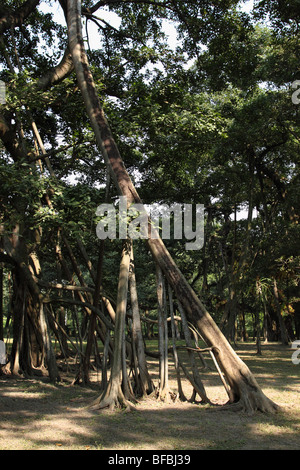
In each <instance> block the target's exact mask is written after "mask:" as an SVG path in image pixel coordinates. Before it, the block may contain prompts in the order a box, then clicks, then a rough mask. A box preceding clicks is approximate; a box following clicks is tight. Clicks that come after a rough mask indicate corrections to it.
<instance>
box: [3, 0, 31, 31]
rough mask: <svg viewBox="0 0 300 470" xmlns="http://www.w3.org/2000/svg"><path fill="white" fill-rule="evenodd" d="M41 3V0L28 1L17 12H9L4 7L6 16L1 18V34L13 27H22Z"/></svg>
mask: <svg viewBox="0 0 300 470" xmlns="http://www.w3.org/2000/svg"><path fill="white" fill-rule="evenodd" d="M39 3H40V0H27V1H26V2H25V3H24V4H23V5H21V6H20V7H19V8H17V9H16V10H8V9H5V8H3V7H2V11H3V10H4V15H2V16H1V18H0V34H3V33H4V31H6V30H7V29H9V28H11V27H13V28H15V27H16V26H21V25H22V24H23V23H24V21H25V19H26V18H27V17H28V16H29V15H30V13H32V12H33V11H34V10H35V8H36V7H37V5H38V4H39Z"/></svg>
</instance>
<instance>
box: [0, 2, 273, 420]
mask: <svg viewBox="0 0 300 470" xmlns="http://www.w3.org/2000/svg"><path fill="white" fill-rule="evenodd" d="M179 3H182V4H184V5H179ZM202 3H203V2H198V1H196V2H189V1H186V2H173V1H170V2H169V1H156V0H155V1H153V2H145V1H143V0H138V1H134V0H128V1H122V2H121V1H112V0H104V1H99V2H97V3H96V4H95V5H91V2H81V1H80V0H68V1H65V0H60V2H59V4H60V8H61V11H62V12H63V13H64V16H65V22H66V23H65V24H66V27H65V31H66V32H67V44H66V45H65V52H64V53H63V56H62V58H61V59H60V60H59V61H58V63H57V65H55V64H53V66H52V67H49V68H47V70H43V73H42V74H41V73H40V74H39V76H37V77H36V76H35V77H34V76H33V75H34V73H33V72H32V71H31V73H28V69H30V67H31V69H32V70H34V67H33V66H32V63H33V62H34V61H35V60H36V61H37V65H35V71H36V70H38V67H40V69H39V70H41V68H42V65H43V64H42V58H41V57H42V56H41V55H40V52H38V51H35V52H33V51H32V50H31V51H29V50H28V45H30V44H31V45H32V46H34V41H35V34H36V33H35V30H34V28H35V21H41V18H40V16H39V13H38V10H37V6H38V4H39V0H34V1H32V0H27V1H25V2H15V5H14V6H13V7H11V6H10V5H8V4H7V5H6V6H5V7H4V8H3V11H2V12H1V15H2V16H1V18H0V31H1V34H2V37H1V55H2V58H3V60H4V62H5V67H6V69H5V70H6V74H7V75H6V76H7V78H8V77H12V76H16V77H17V78H16V79H15V80H11V82H10V90H9V92H10V93H11V95H13V93H15V94H17V93H18V86H21V85H22V86H24V83H26V92H24V91H22V93H23V94H24V93H25V95H26V94H27V96H28V101H26V100H25V99H24V96H23V102H22V104H21V105H20V104H19V102H18V106H16V108H15V109H13V105H12V102H11V101H9V103H8V104H3V105H2V106H1V107H0V111H1V115H0V137H1V141H2V144H3V147H2V150H1V151H2V153H3V154H4V155H5V156H6V157H5V158H6V159H7V160H6V161H7V168H6V173H5V171H4V172H3V174H2V177H3V178H6V183H7V181H8V180H9V178H10V183H11V186H10V187H11V194H10V195H9V194H8V193H9V189H8V185H7V184H4V183H5V182H4V180H3V184H2V188H3V197H2V199H1V206H2V212H3V216H1V220H0V263H2V264H3V265H5V266H7V267H9V270H10V271H9V272H10V273H11V278H10V288H11V289H12V297H11V316H12V318H13V344H12V349H11V355H10V358H9V364H8V365H7V366H6V369H7V370H8V369H10V372H11V373H16V374H18V373H20V372H21V373H23V374H25V375H30V374H32V373H34V371H36V370H37V369H41V370H42V371H43V372H45V373H48V374H49V377H50V379H51V380H52V381H54V382H55V381H59V380H60V374H59V370H58V367H57V363H56V358H55V351H54V349H53V344H52V341H51V338H52V336H53V335H54V336H55V338H56V339H57V341H58V343H59V345H60V350H61V353H62V355H63V356H64V357H67V356H68V354H69V348H74V350H75V351H76V354H77V355H78V371H77V373H76V377H74V382H79V381H83V382H84V383H89V380H90V378H89V375H90V359H91V355H92V352H93V351H96V352H97V339H99V340H100V341H101V342H102V346H103V350H102V353H101V366H100V367H101V384H102V393H101V394H99V397H98V399H97V400H95V401H94V402H93V404H92V406H93V407H94V408H96V409H97V408H99V409H101V408H105V407H114V406H119V405H121V406H127V407H131V406H134V403H135V402H136V401H137V399H138V397H140V396H143V395H147V394H150V393H153V392H155V393H156V394H157V396H158V397H159V398H160V399H162V400H167V399H169V397H170V396H172V391H171V390H170V389H169V385H168V355H169V354H170V353H172V354H173V357H174V365H175V368H176V376H177V383H178V396H179V398H180V399H182V400H185V399H186V397H185V395H184V392H183V390H182V388H181V380H180V376H181V375H180V374H181V373H182V371H183V373H184V374H185V375H186V377H187V378H188V380H189V381H190V383H191V385H192V388H193V398H194V397H195V396H196V395H197V394H198V395H199V397H200V401H201V402H202V403H210V398H209V396H208V395H207V392H206V390H205V387H204V386H203V383H202V381H201V377H200V374H199V372H198V370H197V367H196V364H195V361H194V354H201V355H202V354H204V353H208V354H210V355H211V357H212V358H213V361H214V364H215V367H216V368H217V371H218V373H219V374H220V378H221V380H222V382H223V384H224V387H225V389H226V392H227V394H228V403H229V404H231V405H232V406H233V407H234V408H237V409H243V410H246V411H255V410H260V411H264V412H274V411H276V410H277V408H278V407H277V405H276V404H275V403H273V402H272V401H271V400H270V399H269V398H268V397H266V396H265V394H264V393H263V391H262V390H261V388H260V387H259V385H258V383H257V381H256V379H255V378H254V376H253V374H252V373H251V371H250V370H249V368H248V367H247V365H246V364H245V363H244V362H243V361H242V360H241V359H240V358H239V356H238V355H237V353H236V352H235V350H234V349H233V347H232V346H231V344H230V343H229V341H228V340H227V339H226V337H225V336H224V334H223V333H222V332H221V330H220V329H219V327H218V326H217V324H216V322H215V321H214V319H213V316H212V315H210V314H209V312H208V311H207V309H206V307H205V306H204V304H203V303H202V301H201V299H200V298H199V297H198V295H197V294H196V293H195V291H194V290H193V289H192V287H191V286H190V284H189V283H188V281H187V280H186V278H185V276H184V275H183V274H182V272H181V271H180V269H179V268H178V266H177V264H176V261H175V260H174V259H173V257H172V256H171V254H170V252H169V251H168V249H167V248H166V245H165V243H164V241H163V239H162V238H161V237H160V236H159V235H158V234H157V231H156V229H155V230H153V224H152V221H151V218H150V217H149V216H148V215H147V216H146V217H147V236H146V237H144V242H145V245H146V252H147V256H149V257H150V258H151V259H152V260H153V263H154V265H155V282H156V292H155V295H156V301H157V319H156V327H157V331H158V353H157V358H158V360H159V361H158V363H159V384H158V386H157V387H156V385H155V383H154V381H153V379H152V377H151V373H150V371H149V367H148V364H147V354H148V352H147V351H146V348H145V343H144V337H143V335H144V331H143V326H142V323H143V322H144V320H147V318H146V319H144V318H142V316H141V314H140V311H141V310H140V306H139V298H138V293H137V292H138V291H137V283H138V279H136V276H135V257H136V251H135V249H136V247H137V246H139V245H136V244H135V240H132V239H131V238H130V237H128V238H126V239H124V240H123V244H122V251H121V253H120V258H119V259H118V260H117V261H116V260H115V263H116V266H117V270H118V272H115V278H116V296H115V298H112V297H113V296H111V293H108V292H106V291H105V290H104V289H103V278H104V277H105V268H104V265H105V245H106V240H98V239H97V237H96V233H95V232H94V236H95V239H94V241H93V242H92V243H93V244H94V246H96V249H97V262H96V263H92V262H91V260H90V257H89V253H88V246H85V244H84V243H83V241H82V238H81V236H80V227H79V229H78V227H76V228H74V225H73V226H72V225H71V224H70V223H69V222H68V223H67V224H64V220H63V218H60V216H59V215H60V206H59V204H61V205H63V204H64V202H63V201H62V199H61V193H60V186H59V185H60V173H61V172H62V171H63V170H62V167H61V166H60V165H61V161H60V159H62V160H63V159H64V154H65V153H66V152H68V151H69V150H70V148H71V151H73V154H72V159H73V161H75V160H77V159H80V158H81V157H82V158H83V159H85V160H88V159H89V152H88V151H86V153H85V154H84V152H83V148H82V147H83V146H84V145H83V144H82V141H81V140H80V139H83V138H84V137H85V138H86V135H88V138H89V139H90V140H89V142H92V143H89V145H90V146H93V152H94V153H97V155H98V156H99V159H98V160H97V165H98V166H97V167H96V166H95V171H100V170H101V172H102V174H104V175H105V178H104V179H103V181H102V186H101V188H100V189H99V200H98V205H99V204H100V203H107V202H109V201H110V192H111V191H112V188H114V191H115V192H116V194H117V195H118V196H120V197H124V198H126V201H127V205H128V207H130V206H132V205H133V204H139V207H140V208H142V211H144V214H147V208H146V207H145V206H144V205H143V201H142V200H141V197H140V196H139V192H138V190H137V188H136V187H135V185H134V184H133V180H132V178H131V177H130V175H129V172H128V171H127V169H126V155H123V156H122V155H121V153H122V151H121V148H122V141H121V140H120V137H118V139H116V137H115V136H114V135H113V131H112V130H111V126H110V124H109V122H108V119H107V116H106V114H105V112H104V106H103V101H104V97H103V96H102V95H101V86H99V82H98V80H99V74H101V70H100V71H99V68H97V67H96V66H93V65H92V66H91V65H90V63H89V60H88V53H87V51H86V44H87V43H88V40H89V38H88V37H86V38H84V37H83V29H82V28H83V26H82V21H83V19H85V21H86V22H87V21H88V20H91V21H93V22H94V23H96V24H97V25H98V26H99V27H100V28H102V29H104V28H105V26H107V25H106V22H105V21H104V20H103V21H102V20H101V18H100V19H99V17H98V15H96V14H95V12H97V11H98V10H99V9H101V8H103V7H105V6H108V7H113V6H116V7H118V6H119V7H120V8H121V7H122V8H124V12H125V10H126V8H127V9H128V15H129V13H131V15H133V14H134V12H135V13H136V14H140V19H142V18H143V16H142V15H143V14H144V20H145V21H147V20H149V18H150V16H149V15H150V13H151V15H155V14H157V15H158V16H159V15H160V16H161V17H163V15H165V16H166V17H167V18H168V15H173V18H174V19H176V21H177V22H179V25H180V24H182V25H185V27H187V24H188V23H189V21H187V20H186V15H188V14H191V15H192V14H193V9H196V10H197V9H198V10H199V11H200V10H201V8H200V7H201V5H200V4H202ZM230 3H232V6H233V5H234V4H235V3H236V2H230ZM192 4H193V5H192ZM130 8H132V11H131V10H130ZM189 9H190V10H189ZM196 10H195V11H196ZM198 10H197V11H198ZM124 12H123V13H124ZM202 13H203V12H202ZM124 14H125V13H124ZM147 15H148V16H147ZM169 17H170V16H169ZM41 24H42V28H41V31H42V32H44V34H45V35H46V36H47V35H48V37H50V35H49V34H50V33H49V31H50V30H51V27H52V24H51V21H50V19H49V18H48V19H47V21H46V20H45V18H44V22H43V23H41ZM111 29H113V27H111ZM153 29H155V27H154V26H153ZM187 29H188V30H189V28H187ZM40 34H42V33H41V32H40ZM64 34H65V33H64V30H63V28H61V30H59V34H58V37H59V38H60V41H61V43H62V41H63V39H65V35H64ZM115 34H116V37H115V39H114V41H111V43H109V38H107V42H108V47H112V45H116V44H117V43H118V41H121V40H122V34H121V33H120V35H119V36H117V32H116V31H115ZM135 34H138V32H135ZM186 34H188V32H186ZM190 35H191V36H190V47H192V45H193V44H194V43H195V42H196V40H197V38H196V34H195V30H190ZM124 36H125V33H124ZM104 37H105V34H104ZM9 39H10V40H11V47H10V48H7V43H8V40H9ZM26 41H27V42H26ZM133 42H134V40H133ZM194 45H195V44H194ZM26 46H27V49H26ZM18 48H19V50H18ZM18 54H28V57H29V58H28V63H26V61H24V63H23V62H22V60H20V58H19V57H18ZM34 54H36V57H35V56H34ZM57 56H58V54H56V57H57ZM37 58H38V60H37ZM92 58H93V54H92V53H91V54H90V61H91V60H92ZM97 60H98V59H97V58H96V62H97ZM128 60H129V59H128ZM39 61H40V62H39ZM118 66H121V63H120V64H119V65H118ZM22 67H23V68H22ZM26 68H27V69H26ZM95 74H96V75H97V78H96V77H95ZM113 79H114V78H113V77H111V80H112V81H113ZM21 82H22V83H21ZM109 85H110V83H109V80H107V85H106V86H107V87H109ZM64 87H65V88H64ZM24 89H25V87H24ZM24 89H23V90H24ZM53 90H56V91H55V93H54V94H53V95H52V91H53ZM72 93H75V94H76V100H77V101H76V106H77V108H78V109H79V108H80V112H79V116H80V119H81V120H82V127H84V128H85V134H86V135H85V136H84V135H83V134H84V132H82V133H81V134H80V133H78V131H77V130H76V128H75V127H73V132H74V136H73V137H74V138H73V141H72V139H71V141H70V143H69V144H67V145H65V144H64V143H60V142H59V143H58V139H57V138H56V137H55V136H54V134H55V132H59V125H60V122H63V120H64V119H67V118H68V119H69V118H70V116H67V115H68V113H70V112H69V111H68V97H69V96H70V94H72ZM47 99H48V100H49V101H50V104H51V107H52V111H55V110H56V109H58V107H59V106H60V107H61V108H64V109H63V112H62V113H61V114H60V116H59V117H58V120H57V122H52V123H51V120H48V121H47V119H48V117H47V116H45V117H44V118H43V117H42V116H41V113H40V112H39V109H38V106H39V104H38V103H39V100H40V101H42V102H43V101H45V100H47ZM10 100H11V98H10ZM123 111H124V110H123ZM125 111H126V110H125ZM72 112H75V111H72V109H71V113H72ZM66 116H67V117H66ZM43 119H45V121H44V123H43ZM70 119H71V118H70ZM60 120H61V121H60ZM43 125H45V126H51V125H52V126H53V128H52V129H51V128H50V129H47V131H45V129H43ZM74 126H75V124H74ZM112 127H113V123H112ZM52 132H53V140H52V141H51V137H49V135H50V134H51V133H52ZM68 132H69V131H68ZM78 135H79V137H78ZM76 136H77V137H76ZM76 138H77V142H75V140H76ZM44 139H46V140H47V142H48V147H47V145H45V142H44ZM124 139H126V135H125V137H124ZM117 140H118V141H119V143H117ZM49 142H50V144H51V146H52V148H50V149H49ZM55 146H57V148H58V149H57V148H56V147H55ZM85 150H86V149H85ZM82 155H83V156H82ZM159 158H160V159H164V155H163V154H162V155H160V156H159ZM99 162H101V163H99ZM88 163H89V162H88ZM93 164H94V163H93V160H92V159H91V161H90V165H93ZM101 165H102V166H101ZM99 168H100V170H99ZM24 169H25V170H26V178H27V179H26V187H24V186H22V181H21V182H20V181H19V182H18V174H19V175H21V174H24ZM19 183H21V186H22V187H21V189H20V185H19ZM29 184H30V186H28V185H29ZM103 188H104V189H103ZM5 191H6V192H5ZM77 196H78V195H77ZM78 197H79V196H78ZM82 201H84V196H83V199H82ZM16 205H17V206H18V208H17V209H16V207H15V206H16ZM75 206H76V201H75V202H74V201H73V207H75ZM81 207H82V208H83V207H84V202H82V206H81ZM95 209H96V207H94V209H93V210H94V211H95ZM45 213H47V216H48V219H47V218H46V217H45V216H44V218H43V217H42V215H44V214H45ZM50 219H51V221H50ZM29 221H30V222H32V223H29ZM33 221H34V223H33ZM45 221H46V222H45ZM49 221H50V222H49ZM74 223H75V222H74ZM47 224H50V225H51V234H52V235H53V236H54V235H55V239H52V238H51V239H49V238H47V233H45V230H47V227H48V229H49V226H50V225H47ZM154 233H155V236H153V234H154ZM70 238H71V240H70ZM41 252H42V255H41V256H42V257H44V258H45V259H47V260H49V259H51V260H52V261H51V263H52V265H51V266H52V268H53V270H52V273H53V272H54V270H55V272H56V275H55V276H54V277H53V278H51V276H50V274H49V270H48V271H46V272H45V271H44V265H43V264H42V263H41V262H40V259H39V254H40V253H41ZM52 256H53V258H52ZM51 263H50V264H51ZM44 264H45V263H44ZM83 265H84V267H85V272H84V273H83V270H82V266H83ZM50 272H51V271H50ZM87 273H88V276H89V279H88V280H87ZM175 307H176V308H175ZM66 308H68V309H69V311H71V312H73V313H72V315H73V323H74V325H73V326H74V328H75V329H77V335H78V340H76V344H75V342H74V341H72V338H71V335H70V334H69V332H68V327H67V325H66V322H65V317H66V315H65V309H66ZM78 309H80V310H81V311H82V313H83V315H84V321H83V322H82V324H81V325H79V322H78V315H77V311H78ZM148 321H150V320H149V319H148ZM177 322H180V323H181V329H182V332H183V337H184V339H185V343H186V348H187V351H188V354H189V359H190V365H191V371H192V372H188V371H187V369H186V367H185V366H184V364H183V363H182V362H181V361H180V358H179V357H178V354H177V349H176V328H177ZM191 331H193V332H196V333H195V334H196V335H198V338H200V339H201V341H202V344H204V346H203V347H201V348H200V347H196V346H195V344H194V342H193V340H192V336H191ZM169 338H172V348H169ZM85 343H86V346H83V344H85ZM202 360H203V361H204V359H203V357H202ZM108 363H109V364H110V368H109V370H108V368H107V364H108ZM128 364H129V367H128Z"/></svg>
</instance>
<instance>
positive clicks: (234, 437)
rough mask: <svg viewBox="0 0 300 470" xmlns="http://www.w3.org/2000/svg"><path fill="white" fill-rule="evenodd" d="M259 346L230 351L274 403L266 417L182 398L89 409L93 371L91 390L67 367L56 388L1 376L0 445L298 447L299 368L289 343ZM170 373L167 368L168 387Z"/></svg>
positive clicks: (211, 379) (218, 390) (211, 382)
mask: <svg viewBox="0 0 300 470" xmlns="http://www.w3.org/2000/svg"><path fill="white" fill-rule="evenodd" d="M262 350H263V355H262V356H258V355H256V349H255V345H254V343H246V344H244V343H240V344H239V347H238V350H237V351H238V354H239V355H240V357H241V358H242V359H243V360H244V361H245V362H246V364H247V365H248V366H249V367H250V369H251V371H252V372H253V373H254V375H255V377H256V378H257V381H258V383H259V384H260V385H261V387H262V389H263V391H264V392H265V393H266V395H267V396H268V397H269V398H271V399H272V400H274V401H275V402H276V403H277V404H279V405H281V407H282V411H281V412H279V413H278V414H276V415H272V416H271V415H264V414H261V413H257V414H255V415H253V416H248V415H245V414H241V413H237V412H233V411H221V410H220V408H218V407H216V408H212V407H208V406H202V405H197V404H192V403H189V402H179V401H176V402H175V403H174V402H171V403H168V404H165V403H161V402H159V401H157V400H156V399H154V398H153V397H152V398H151V397H149V398H147V399H145V400H142V401H141V402H140V403H139V404H138V405H137V411H134V412H131V413H124V412H123V411H121V410H120V411H119V410H118V411H115V412H110V411H107V410H104V411H103V410H102V411H92V410H90V409H88V408H87V407H86V404H87V403H89V401H90V400H92V398H93V397H95V396H97V395H98V394H99V391H97V373H96V372H95V375H94V380H95V382H94V383H95V385H94V387H93V388H92V389H91V388H85V387H81V386H70V385H69V384H70V382H71V380H72V379H73V378H74V371H73V372H70V366H69V367H68V369H69V372H68V373H67V372H66V371H65V372H62V378H63V380H62V382H61V383H60V384H59V385H52V384H50V383H49V381H48V380H47V379H38V378H36V379H23V378H15V377H11V376H9V377H7V376H1V377H0V450H59V449H61V450H85V449H87V450H116V451H117V450H119V451H120V450H152V451H153V450H168V451H171V450H205V449H206V450H227V449H228V450H229V449H230V450H266V449H272V450H273V449H278V450H299V449H300V388H299V383H300V380H299V379H300V365H294V364H293V363H292V361H291V355H292V350H291V348H290V347H284V346H281V345H280V344H277V343H276V344H275V343H272V344H263V345H262ZM207 362H208V363H209V365H210V366H211V367H212V370H203V371H201V370H200V372H201V377H202V380H203V383H204V385H205V388H206V390H207V394H208V396H209V397H210V399H211V400H212V401H213V402H214V403H216V404H223V403H225V402H226V401H227V396H226V393H225V390H224V387H223V385H222V384H221V381H220V378H219V376H218V375H217V373H216V370H215V369H214V368H213V365H212V364H211V362H210V360H207ZM152 365H153V366H154V365H155V364H154V361H153V363H152ZM170 369H171V368H170ZM173 373H174V369H173V367H172V369H171V370H170V384H171V387H172V386H173V387H174V388H175V385H176V382H175V375H174V376H173ZM154 379H155V380H156V378H155V376H154ZM183 388H184V391H185V393H186V395H187V397H188V398H190V396H191V392H192V388H191V386H190V385H189V384H188V383H187V382H186V381H183Z"/></svg>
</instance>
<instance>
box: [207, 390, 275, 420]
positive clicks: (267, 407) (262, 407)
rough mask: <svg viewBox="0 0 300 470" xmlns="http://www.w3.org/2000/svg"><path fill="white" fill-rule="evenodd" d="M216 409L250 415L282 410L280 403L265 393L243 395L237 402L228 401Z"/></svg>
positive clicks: (273, 412)
mask: <svg viewBox="0 0 300 470" xmlns="http://www.w3.org/2000/svg"><path fill="white" fill-rule="evenodd" d="M215 409H217V410H218V411H237V412H240V413H245V414H247V415H249V416H251V415H253V414H254V413H256V412H258V411H259V412H261V413H266V414H275V413H278V412H279V411H281V410H282V408H281V407H280V406H279V405H277V404H276V403H274V402H273V401H272V400H270V399H269V398H267V397H266V396H265V395H263V397H262V396H261V395H260V396H259V398H258V397H255V396H254V395H253V394H249V395H247V396H246V397H245V396H243V397H241V398H240V400H239V401H237V402H235V403H230V402H227V403H226V404H225V405H220V406H218V407H217V408H215Z"/></svg>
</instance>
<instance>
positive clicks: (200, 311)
mask: <svg viewBox="0 0 300 470" xmlns="http://www.w3.org/2000/svg"><path fill="white" fill-rule="evenodd" d="M67 10H68V11H67V22H68V34H69V47H70V51H71V54H72V58H73V63H74V68H75V71H76V76H77V80H78V84H79V87H80V89H81V93H82V96H83V100H84V102H85V106H86V110H87V113H88V115H89V118H90V120H91V124H92V128H93V131H94V133H95V137H96V141H97V144H98V146H99V148H100V150H101V152H102V155H103V157H104V159H105V162H106V164H107V165H108V167H109V169H110V172H111V174H112V176H113V179H114V182H115V184H116V187H117V188H118V190H119V192H120V194H121V195H123V196H125V197H127V203H129V204H130V203H141V200H140V197H139V195H138V193H137V191H136V189H135V187H134V185H133V184H132V181H131V179H130V177H129V175H128V173H127V171H126V169H125V166H124V163H123V161H122V159H121V156H120V154H119V151H118V148H117V146H116V143H115V141H114V139H113V137H112V134H111V131H110V128H109V125H108V123H107V120H106V118H105V116H104V112H103V109H102V107H101V104H100V101H99V98H98V95H97V92H96V88H95V84H94V80H93V76H92V74H91V71H90V68H89V64H88V60H87V56H86V53H85V49H84V43H83V38H82V31H81V1H80V0H68V8H67ZM145 212H146V211H145ZM150 228H151V227H150V225H149V233H150ZM147 243H148V246H149V249H150V250H151V253H152V255H153V258H154V260H155V261H156V262H157V263H158V264H159V266H160V268H161V269H162V271H163V272H164V274H165V276H166V279H167V281H168V282H169V284H170V285H171V287H172V288H173V290H174V293H175V295H176V297H177V299H178V300H179V301H180V303H181V304H182V307H183V309H184V310H185V312H186V315H187V317H188V319H189V321H190V322H191V323H193V324H194V325H195V326H196V327H197V328H198V329H199V331H200V332H201V335H202V337H203V338H204V340H205V341H206V343H207V345H208V346H210V347H213V348H214V353H215V357H216V359H217V361H218V363H219V365H220V367H221V369H222V371H223V372H224V374H225V377H226V379H227V382H228V384H229V385H230V387H231V390H230V394H231V399H230V402H231V403H236V402H239V404H240V406H241V407H242V408H243V409H245V410H247V411H249V412H252V411H253V410H261V411H268V412H274V411H275V410H276V409H277V408H278V407H277V405H276V404H274V403H273V402H272V401H271V400H269V399H268V398H267V397H266V396H265V395H264V393H263V392H262V390H261V389H260V387H259V385H258V384H257V382H256V380H255V378H254V376H253V375H252V373H251V372H250V370H249V369H248V367H247V366H246V365H245V364H244V363H243V361H242V360H241V359H240V358H239V357H238V356H237V354H236V353H235V351H234V350H233V348H232V347H231V346H230V344H229V343H228V341H227V340H226V338H225V337H224V335H223V334H222V333H221V331H220V330H219V328H218V327H217V325H216V324H215V322H214V320H213V319H212V317H211V316H210V315H209V313H208V312H207V310H206V308H205V307H204V305H203V304H202V302H201V301H200V300H199V299H198V298H197V296H196V294H195V292H194V291H193V290H192V288H191V287H190V285H189V284H188V282H187V281H186V279H185V278H184V276H183V275H182V273H181V272H180V270H179V269H178V267H177V266H176V264H175V262H174V260H173V259H172V257H171V256H170V254H169V252H168V250H167V249H166V247H165V245H164V243H163V241H162V240H161V239H160V238H155V239H153V238H149V239H148V240H147Z"/></svg>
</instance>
